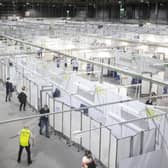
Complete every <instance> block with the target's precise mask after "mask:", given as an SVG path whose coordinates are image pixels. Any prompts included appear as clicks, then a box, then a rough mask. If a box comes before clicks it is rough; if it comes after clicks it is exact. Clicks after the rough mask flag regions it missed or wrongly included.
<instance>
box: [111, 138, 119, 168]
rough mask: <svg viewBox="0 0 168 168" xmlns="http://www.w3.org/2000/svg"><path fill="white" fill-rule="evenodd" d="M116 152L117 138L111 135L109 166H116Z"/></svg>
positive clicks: (114, 167) (113, 167) (112, 167)
mask: <svg viewBox="0 0 168 168" xmlns="http://www.w3.org/2000/svg"><path fill="white" fill-rule="evenodd" d="M116 154H117V140H116V138H115V137H114V136H113V135H111V147H110V162H109V167H110V168H116V164H117V163H116V162H117V155H116Z"/></svg>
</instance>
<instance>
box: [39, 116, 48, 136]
mask: <svg viewBox="0 0 168 168" xmlns="http://www.w3.org/2000/svg"><path fill="white" fill-rule="evenodd" d="M44 127H45V134H46V137H49V130H48V127H49V121H48V118H46V119H40V135H42V130H43V128H44Z"/></svg>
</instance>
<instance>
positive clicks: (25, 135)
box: [17, 126, 34, 165]
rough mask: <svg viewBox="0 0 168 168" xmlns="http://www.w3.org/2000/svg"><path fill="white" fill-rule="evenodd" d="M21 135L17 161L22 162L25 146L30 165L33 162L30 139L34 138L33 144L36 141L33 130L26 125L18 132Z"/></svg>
mask: <svg viewBox="0 0 168 168" xmlns="http://www.w3.org/2000/svg"><path fill="white" fill-rule="evenodd" d="M18 135H19V136H20V137H19V153H18V159H17V162H18V163H20V162H21V156H22V151H23V149H24V148H25V149H26V152H27V163H28V165H30V164H32V160H31V150H30V139H32V144H33V143H34V138H33V135H32V132H31V131H30V129H29V127H28V126H24V128H23V129H22V130H21V131H20V132H19V133H18Z"/></svg>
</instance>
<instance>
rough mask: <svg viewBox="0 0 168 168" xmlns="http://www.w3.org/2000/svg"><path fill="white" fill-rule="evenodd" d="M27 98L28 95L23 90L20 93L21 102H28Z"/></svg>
mask: <svg viewBox="0 0 168 168" xmlns="http://www.w3.org/2000/svg"><path fill="white" fill-rule="evenodd" d="M26 98H27V96H26V94H25V93H23V92H21V93H20V94H19V95H18V99H19V101H20V102H26Z"/></svg>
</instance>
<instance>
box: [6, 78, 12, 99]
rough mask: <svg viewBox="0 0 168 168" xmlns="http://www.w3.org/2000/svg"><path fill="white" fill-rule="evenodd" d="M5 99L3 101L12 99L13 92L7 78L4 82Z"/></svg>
mask: <svg viewBox="0 0 168 168" xmlns="http://www.w3.org/2000/svg"><path fill="white" fill-rule="evenodd" d="M5 85H6V99H5V101H6V102H7V101H11V97H12V91H13V85H12V82H10V78H7V80H6V84H5Z"/></svg>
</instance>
